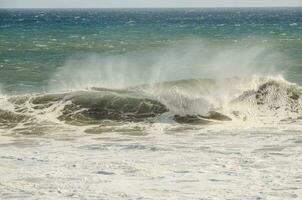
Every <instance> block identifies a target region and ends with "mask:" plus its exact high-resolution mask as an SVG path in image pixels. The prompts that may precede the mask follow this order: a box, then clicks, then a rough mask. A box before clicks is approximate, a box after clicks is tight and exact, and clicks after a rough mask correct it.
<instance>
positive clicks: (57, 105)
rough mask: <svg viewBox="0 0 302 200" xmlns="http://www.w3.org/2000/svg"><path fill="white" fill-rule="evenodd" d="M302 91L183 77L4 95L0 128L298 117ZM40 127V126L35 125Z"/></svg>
mask: <svg viewBox="0 0 302 200" xmlns="http://www.w3.org/2000/svg"><path fill="white" fill-rule="evenodd" d="M301 95H302V89H301V87H300V86H298V85H296V84H293V83H289V82H287V81H285V80H284V79H282V78H281V77H277V78H276V77H275V78H273V77H258V76H254V77H249V78H238V77H235V78H229V79H217V80H215V79H188V80H179V81H171V82H161V83H155V84H147V85H138V86H132V87H128V88H125V89H110V88H96V87H92V88H89V89H86V90H78V91H71V92H63V93H48V94H35V95H17V96H3V97H2V98H1V109H0V124H1V129H3V130H10V131H13V132H14V131H15V132H18V131H20V130H21V132H22V131H23V132H24V131H25V130H26V129H29V128H31V130H32V127H35V128H34V129H35V131H37V132H41V131H42V130H41V127H43V128H45V127H57V126H63V125H66V126H71V127H87V126H88V127H91V126H95V125H97V126H102V125H103V124H106V123H109V122H110V123H125V122H127V123H128V122H129V123H149V124H152V123H156V122H163V121H164V122H165V123H167V122H168V123H171V124H175V123H176V124H194V125H203V126H204V125H212V124H216V123H232V122H234V121H236V122H238V121H240V122H242V124H246V123H249V121H259V122H265V123H270V122H274V123H276V122H282V121H284V120H293V121H294V120H299V119H301V118H302V100H301V99H302V98H301ZM37 124H40V125H41V124H43V125H44V126H38V127H39V128H37V126H35V125H37Z"/></svg>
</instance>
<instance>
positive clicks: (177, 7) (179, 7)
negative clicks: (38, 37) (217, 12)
mask: <svg viewBox="0 0 302 200" xmlns="http://www.w3.org/2000/svg"><path fill="white" fill-rule="evenodd" d="M182 8H189V9H194V8H196V9H198V8H302V5H301V6H200V7H190V6H176V7H168V6H167V7H156V6H155V7H0V9H182Z"/></svg>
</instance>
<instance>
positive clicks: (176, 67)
mask: <svg viewBox="0 0 302 200" xmlns="http://www.w3.org/2000/svg"><path fill="white" fill-rule="evenodd" d="M280 66H282V55H281V54H280V53H279V52H278V51H276V50H275V48H273V47H272V46H270V45H264V44H257V43H254V42H253V41H248V42H241V43H238V44H234V43H221V42H209V41H203V40H185V41H182V42H177V43H174V44H171V45H167V46H162V47H160V48H159V47H158V48H153V49H149V50H146V49H145V50H142V51H136V52H130V53H126V54H119V55H103V54H102V55H100V54H96V53H94V54H85V55H78V56H76V55H75V56H74V57H73V58H70V59H69V60H68V61H67V62H66V64H65V65H64V66H62V67H61V68H60V69H59V70H58V71H57V72H56V73H55V75H54V76H53V78H52V79H51V81H49V87H48V88H49V90H50V91H67V90H78V89H85V88H89V87H106V88H124V87H128V86H133V85H140V84H150V83H156V82H163V81H173V80H181V79H207V78H211V79H222V78H228V77H235V76H239V77H241V76H250V75H252V74H253V75H268V74H270V75H272V74H277V73H280V69H279V68H280Z"/></svg>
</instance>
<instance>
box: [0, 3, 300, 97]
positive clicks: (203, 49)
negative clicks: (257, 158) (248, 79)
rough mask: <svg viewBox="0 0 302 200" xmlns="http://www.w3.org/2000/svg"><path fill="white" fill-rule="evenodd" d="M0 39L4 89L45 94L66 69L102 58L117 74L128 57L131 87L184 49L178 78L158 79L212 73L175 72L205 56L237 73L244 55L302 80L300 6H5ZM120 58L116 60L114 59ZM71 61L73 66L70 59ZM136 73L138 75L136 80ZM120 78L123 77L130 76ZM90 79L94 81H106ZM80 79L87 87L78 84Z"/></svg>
mask: <svg viewBox="0 0 302 200" xmlns="http://www.w3.org/2000/svg"><path fill="white" fill-rule="evenodd" d="M0 42H1V45H0V66H1V68H0V72H1V73H0V85H1V88H2V92H3V93H27V92H41V91H48V90H49V88H53V85H56V88H57V85H60V84H61V82H62V81H64V82H66V80H67V79H68V78H70V77H67V78H66V76H68V75H66V74H70V73H75V74H77V73H79V72H78V71H79V69H85V68H86V69H87V71H92V70H94V71H95V73H101V71H102V69H103V68H102V67H104V66H105V65H107V64H105V63H104V62H106V63H108V62H112V63H113V65H114V66H110V68H116V70H113V71H118V70H121V69H120V67H121V66H118V65H122V64H124V63H125V60H126V62H127V69H128V68H129V70H126V71H131V74H132V75H131V77H132V79H135V81H133V82H131V84H136V83H143V82H144V80H145V79H148V77H149V75H150V68H154V65H156V64H157V65H160V68H162V69H165V68H166V67H167V66H165V65H169V63H167V62H166V63H165V62H161V63H159V64H158V63H156V61H157V60H160V59H161V60H163V58H162V57H163V55H164V56H167V55H165V52H167V51H168V52H170V55H169V56H168V59H170V60H171V61H173V60H176V59H181V58H184V57H185V56H186V53H187V54H192V57H188V56H187V57H185V58H184V60H186V61H184V62H181V64H179V66H178V65H177V64H176V63H175V64H174V65H175V66H174V69H173V70H174V74H175V77H172V75H167V76H166V77H165V78H162V79H161V80H165V79H168V80H173V79H181V78H209V76H210V75H208V74H207V72H205V71H202V72H200V73H197V74H198V76H199V77H198V76H197V75H196V73H191V74H190V73H189V72H187V73H186V75H181V76H178V75H180V74H183V73H184V72H183V71H179V69H180V68H184V67H187V68H190V67H192V65H194V67H195V69H196V68H206V67H208V66H206V64H205V63H206V61H207V60H208V59H209V57H210V58H211V59H212V60H215V59H220V61H221V62H220V63H219V65H220V66H217V68H221V70H220V72H217V74H218V73H220V74H223V73H224V72H225V71H229V70H224V69H225V66H224V64H225V61H224V60H223V59H228V60H230V59H233V63H232V64H233V65H236V69H239V70H240V68H244V66H243V65H245V64H246V60H248V62H253V66H252V65H250V66H249V67H252V68H255V69H257V70H255V71H259V69H260V71H265V70H266V69H267V68H270V69H271V68H274V72H278V73H282V75H283V76H284V77H286V79H287V80H289V81H292V82H296V83H301V80H302V79H301V78H302V71H301V69H302V57H301V54H302V10H301V8H265V9H264V8H259V9H252V8H246V9H112V10H110V9H109V10H101V9H91V10H60V9H58V10H39V9H34V10H30V9H28V10H13V9H9V10H6V9H2V10H0ZM192 44H197V45H195V46H194V45H192ZM175 46H176V47H175ZM255 47H256V48H258V49H262V50H259V52H256V53H255V52H251V51H250V49H253V48H254V49H255ZM215 48H216V49H215ZM167 49H169V50H167ZM171 49H173V52H172V50H171ZM177 49H178V50H177ZM221 49H223V50H224V53H226V54H227V53H228V52H227V50H229V51H232V50H233V49H235V50H237V52H235V53H234V52H231V53H230V55H226V56H223V58H220V57H215V55H216V54H218V53H217V52H219V50H221ZM263 49H264V50H263ZM158 52H161V53H158ZM196 52H198V53H199V55H197V53H196ZM239 52H246V54H247V55H246V57H247V58H245V59H243V58H242V59H240V57H241V56H240V55H239ZM156 53H157V55H156ZM193 54H194V55H193ZM250 54H253V55H250ZM255 54H257V55H255ZM253 56H254V57H253ZM91 57H93V61H92V58H91ZM119 59H120V60H121V61H120V62H119V63H116V60H119ZM188 60H191V61H192V62H191V61H190V62H189V61H188ZM194 60H195V62H194ZM272 61H273V62H272ZM70 62H72V63H73V64H68V63H70ZM121 62H122V63H121ZM92 63H93V64H92ZM96 63H97V64H96ZM272 63H273V64H272ZM66 65H74V68H73V67H70V66H69V68H70V72H68V73H67V72H65V74H64V75H62V74H61V71H62V68H68V67H66ZM91 65H94V67H93V66H91ZM180 65H181V66H180ZM217 65H218V64H217ZM157 67H158V66H157ZM168 67H171V66H168ZM208 68H210V67H208ZM134 69H135V70H134ZM263 69H264V70H263ZM97 70H99V71H97ZM65 71H66V70H65ZM144 71H148V73H144ZM178 71H179V72H178ZM191 71H194V70H191ZM235 71H238V70H235ZM194 72H196V70H195V71H194ZM269 72H270V71H269ZM80 73H83V72H82V71H81V72H80ZM95 73H93V74H95ZM169 73H170V72H169ZM133 74H140V75H139V77H135V76H134V75H133ZM114 75H115V73H111V74H110V75H109V74H108V76H111V77H114ZM236 75H238V74H236V73H234V76H236ZM120 76H125V77H127V76H128V74H124V75H120ZM120 76H119V77H116V78H115V79H120V78H121V77H120ZM227 76H231V75H229V74H228V75H227ZM89 77H90V78H89ZM85 78H86V77H85ZM85 78H83V77H82V79H85ZM93 78H94V79H98V77H93ZM210 78H211V77H210ZM73 79H74V78H73ZM87 79H91V75H89V74H88V75H87ZM103 79H107V78H103ZM72 81H73V83H67V84H68V85H73V84H74V82H75V80H72ZM148 81H149V82H150V80H148ZM94 82H95V83H96V86H102V84H103V83H104V82H101V83H100V82H98V80H95V81H94ZM105 82H106V81H105ZM107 82H108V81H107ZM110 82H112V80H110ZM81 84H82V85H84V86H86V85H85V84H83V81H82V83H81ZM105 85H106V84H105Z"/></svg>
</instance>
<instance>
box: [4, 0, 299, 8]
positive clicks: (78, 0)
mask: <svg viewBox="0 0 302 200" xmlns="http://www.w3.org/2000/svg"><path fill="white" fill-rule="evenodd" d="M268 6H269V7H275V6H302V0H0V8H124V7H125V8H129V7H130V8H138V7H268Z"/></svg>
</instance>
